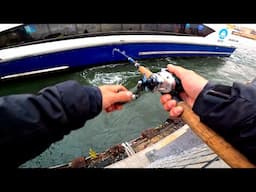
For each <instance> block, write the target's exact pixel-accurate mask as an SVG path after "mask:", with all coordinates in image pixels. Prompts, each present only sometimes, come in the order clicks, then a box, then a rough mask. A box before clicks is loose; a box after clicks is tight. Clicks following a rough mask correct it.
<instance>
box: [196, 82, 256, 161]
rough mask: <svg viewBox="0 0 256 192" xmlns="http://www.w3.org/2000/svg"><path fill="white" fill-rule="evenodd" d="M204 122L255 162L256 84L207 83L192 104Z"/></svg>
mask: <svg viewBox="0 0 256 192" xmlns="http://www.w3.org/2000/svg"><path fill="white" fill-rule="evenodd" d="M193 111H194V112H195V113H197V114H198V115H199V117H200V119H201V121H202V122H203V123H205V124H206V125H208V126H209V127H210V128H212V129H213V130H215V131H216V132H217V133H218V134H220V135H221V136H222V137H224V138H225V140H226V141H228V142H229V143H230V144H232V145H233V146H234V147H235V148H237V149H238V150H239V151H240V152H242V153H243V154H244V155H245V156H247V158H248V159H249V160H251V162H254V163H256V87H255V85H254V83H250V84H240V83H233V85H232V86H226V85H220V84H213V83H210V82H209V83H208V84H207V85H206V86H205V87H204V89H203V90H202V92H201V93H200V94H199V96H198V98H197V99H196V101H195V104H194V106H193Z"/></svg>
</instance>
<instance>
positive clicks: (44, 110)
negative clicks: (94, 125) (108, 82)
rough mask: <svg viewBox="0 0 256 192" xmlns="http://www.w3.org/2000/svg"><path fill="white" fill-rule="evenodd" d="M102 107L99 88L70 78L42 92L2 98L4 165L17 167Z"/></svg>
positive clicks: (0, 162) (0, 117) (0, 160)
mask: <svg viewBox="0 0 256 192" xmlns="http://www.w3.org/2000/svg"><path fill="white" fill-rule="evenodd" d="M101 110H102V95H101V92H100V90H99V88H98V87H91V86H82V85H80V84H79V83H78V82H76V81H66V82H63V83H59V84H56V85H55V86H51V87H47V88H45V89H43V90H41V91H39V93H38V94H36V95H34V94H19V95H10V96H3V97H0V126H1V128H0V151H1V158H0V165H1V166H7V167H8V166H10V167H17V166H19V165H21V164H22V163H24V162H26V161H27V160H30V159H32V158H34V157H36V156H37V155H39V154H40V153H42V152H43V151H44V150H46V149H47V148H48V147H49V146H50V145H51V144H52V143H53V142H56V141H59V140H61V139H62V138H63V137H64V135H66V134H69V133H70V131H71V130H74V129H78V128H80V127H82V126H83V125H84V123H85V122H86V120H89V119H91V118H93V117H95V116H96V115H98V114H99V113H100V112H101Z"/></svg>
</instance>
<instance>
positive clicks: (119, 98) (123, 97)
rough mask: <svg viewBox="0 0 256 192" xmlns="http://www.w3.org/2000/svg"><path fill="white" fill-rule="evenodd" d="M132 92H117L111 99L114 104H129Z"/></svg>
mask: <svg viewBox="0 0 256 192" xmlns="http://www.w3.org/2000/svg"><path fill="white" fill-rule="evenodd" d="M132 95H133V94H132V92H131V91H121V92H118V93H117V94H115V95H114V96H113V99H114V101H115V103H119V102H124V103H125V102H129V101H131V100H132Z"/></svg>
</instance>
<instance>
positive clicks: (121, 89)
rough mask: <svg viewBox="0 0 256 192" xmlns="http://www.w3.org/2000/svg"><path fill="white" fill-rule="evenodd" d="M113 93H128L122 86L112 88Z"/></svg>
mask: <svg viewBox="0 0 256 192" xmlns="http://www.w3.org/2000/svg"><path fill="white" fill-rule="evenodd" d="M113 91H114V92H116V93H118V92H120V91H128V90H127V89H126V87H124V86H123V85H115V86H113Z"/></svg>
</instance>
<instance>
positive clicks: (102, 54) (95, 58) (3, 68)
mask: <svg viewBox="0 0 256 192" xmlns="http://www.w3.org/2000/svg"><path fill="white" fill-rule="evenodd" d="M114 48H118V49H120V50H121V51H125V52H126V54H128V55H129V56H131V57H132V58H134V59H136V60H140V59H147V58H159V57H209V56H211V57H212V56H221V57H223V56H224V57H228V56H230V55H231V54H232V53H233V52H234V50H235V48H232V47H220V46H210V45H192V44H170V43H130V44H118V45H102V46H97V47H86V48H80V49H73V50H66V51H62V52H55V53H48V54H44V55H38V56H31V57H25V58H20V59H17V60H11V61H8V62H2V63H0V78H2V79H3V78H4V77H5V76H10V75H14V74H22V73H26V72H31V71H39V70H44V69H50V68H55V67H61V66H68V67H69V69H74V68H78V67H91V66H96V65H105V64H109V63H117V62H123V61H127V60H126V58H125V57H123V56H122V55H121V54H118V53H115V54H114V55H113V49H114Z"/></svg>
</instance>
